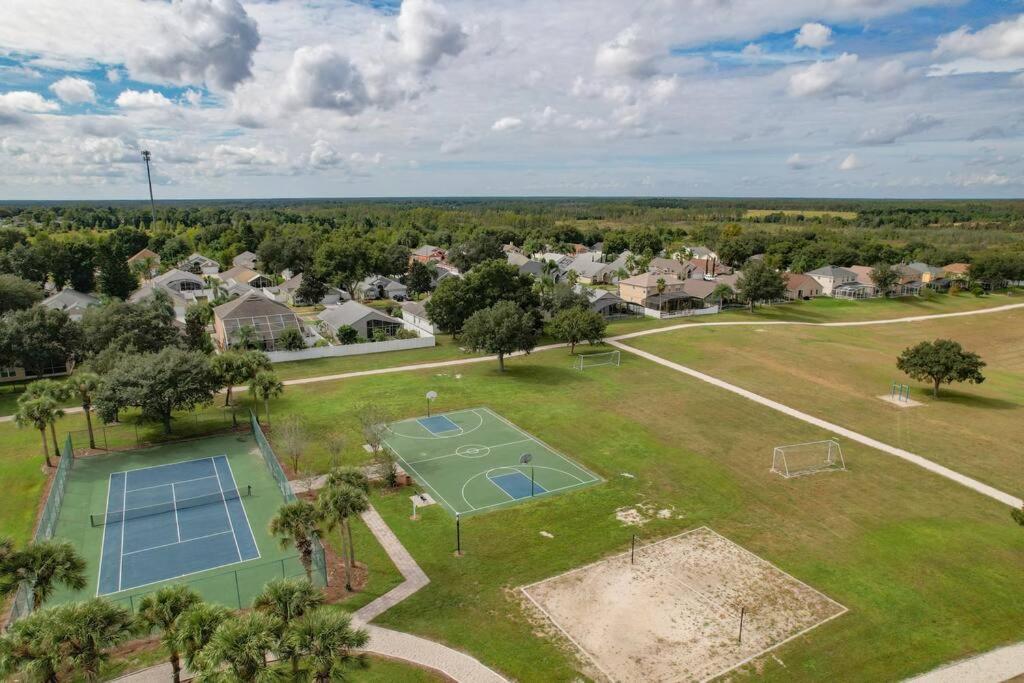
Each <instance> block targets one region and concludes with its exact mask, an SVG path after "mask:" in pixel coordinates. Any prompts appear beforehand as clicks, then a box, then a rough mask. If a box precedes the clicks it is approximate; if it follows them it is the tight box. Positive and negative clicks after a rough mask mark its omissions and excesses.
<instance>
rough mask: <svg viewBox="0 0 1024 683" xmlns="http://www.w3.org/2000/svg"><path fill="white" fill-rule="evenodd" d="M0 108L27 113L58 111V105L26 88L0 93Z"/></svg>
mask: <svg viewBox="0 0 1024 683" xmlns="http://www.w3.org/2000/svg"><path fill="white" fill-rule="evenodd" d="M0 108H3V109H7V110H9V111H21V112H26V113H29V114H45V113H47V112H52V111H58V110H59V109H60V105H59V104H57V103H56V102H52V101H50V100H48V99H46V98H44V97H43V96H42V95H40V94H39V93H35V92H29V91H27V90H14V91H12V92H5V93H3V94H2V95H0Z"/></svg>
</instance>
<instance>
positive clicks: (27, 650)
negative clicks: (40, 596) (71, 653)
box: [0, 608, 64, 683]
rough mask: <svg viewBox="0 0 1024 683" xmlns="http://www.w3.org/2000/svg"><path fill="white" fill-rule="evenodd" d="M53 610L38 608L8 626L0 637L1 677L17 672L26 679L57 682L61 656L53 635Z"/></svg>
mask: <svg viewBox="0 0 1024 683" xmlns="http://www.w3.org/2000/svg"><path fill="white" fill-rule="evenodd" d="M58 609H59V608H58ZM55 611H56V609H44V610H39V611H38V612H35V613H33V614H30V615H28V616H27V617H24V618H22V619H19V620H18V621H16V622H14V623H13V624H12V625H11V627H10V628H9V629H7V632H6V633H5V634H4V636H3V638H0V677H2V678H5V679H8V678H10V677H12V676H13V675H14V674H16V673H17V674H21V675H22V676H23V677H24V678H25V679H26V680H36V681H45V682H46V683H56V682H57V673H58V672H59V671H60V669H61V668H62V667H63V665H64V658H63V654H62V653H61V651H60V648H59V647H58V644H59V640H58V638H56V635H57V631H58V626H59V622H58V621H57V620H56V619H55V618H54V612H55Z"/></svg>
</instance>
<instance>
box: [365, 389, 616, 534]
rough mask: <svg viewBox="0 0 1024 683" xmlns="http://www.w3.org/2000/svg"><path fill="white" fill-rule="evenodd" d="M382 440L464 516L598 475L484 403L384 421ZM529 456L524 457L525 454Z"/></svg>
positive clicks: (426, 485)
mask: <svg viewBox="0 0 1024 683" xmlns="http://www.w3.org/2000/svg"><path fill="white" fill-rule="evenodd" d="M383 441H384V445H385V446H387V447H388V448H390V449H391V450H392V451H393V452H394V453H395V455H396V456H397V458H398V462H399V464H400V465H401V466H402V468H403V469H404V470H405V471H406V472H407V473H408V474H409V475H410V476H412V477H413V478H414V479H415V480H416V481H417V482H418V483H419V484H421V485H422V486H423V487H424V488H426V489H427V490H428V491H429V492H430V493H431V494H432V495H433V497H434V498H436V500H437V502H438V503H440V504H441V505H443V506H444V507H445V508H447V509H448V511H450V512H452V513H453V514H459V515H467V514H471V513H476V512H484V511H487V510H493V509H495V508H500V507H504V506H508V505H514V504H516V503H519V502H522V501H524V500H529V499H531V498H540V497H547V496H551V495H557V494H559V493H565V492H566V491H572V490H574V489H579V488H583V487H585V486H590V485H591V484H596V483H597V482H599V481H601V478H600V477H598V476H597V475H595V474H593V473H592V472H590V471H588V470H586V469H584V468H583V467H581V466H580V465H577V464H576V463H575V462H573V461H572V460H570V459H569V458H567V457H565V456H564V455H562V454H561V453H559V452H558V451H556V450H554V449H553V448H551V447H550V446H548V445H547V444H545V443H544V442H543V441H541V440H540V439H538V438H536V437H534V436H532V435H531V434H529V433H527V432H525V431H523V430H522V429H520V428H519V427H517V426H515V425H514V424H512V423H511V422H509V421H508V420H506V419H505V418H503V417H502V416H500V415H498V414H497V413H495V412H494V411H492V410H491V409H490V408H467V409H465V410H457V411H454V412H450V413H441V414H438V415H433V416H431V417H419V418H411V419H408V420H402V421H400V422H393V423H391V424H389V425H387V429H386V430H385V435H384V439H383ZM525 454H529V456H530V457H529V458H525V460H527V461H528V462H525V463H524V462H523V460H524V457H523V456H524V455H525Z"/></svg>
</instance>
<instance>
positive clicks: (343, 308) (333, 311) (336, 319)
mask: <svg viewBox="0 0 1024 683" xmlns="http://www.w3.org/2000/svg"><path fill="white" fill-rule="evenodd" d="M317 317H318V318H320V320H323V321H324V322H326V323H327V324H328V325H330V326H331V327H333V328H335V329H337V328H339V327H341V326H342V325H348V326H349V327H352V326H354V325H355V324H356V323H358V322H359V321H360V320H364V319H366V318H371V319H373V320H383V321H386V322H394V323H399V324H401V322H402V321H401V320H396V319H395V318H392V317H391V316H390V315H385V314H384V313H381V312H380V311H378V310H377V309H375V308H371V307H369V306H364V305H363V304H361V303H359V302H358V301H346V302H345V303H343V304H341V305H340V306H330V307H328V308H325V309H324V310H322V311H320V314H319V315H317Z"/></svg>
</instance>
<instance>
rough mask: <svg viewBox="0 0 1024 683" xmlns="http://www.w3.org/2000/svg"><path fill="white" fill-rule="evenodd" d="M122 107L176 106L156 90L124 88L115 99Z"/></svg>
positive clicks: (157, 107)
mask: <svg viewBox="0 0 1024 683" xmlns="http://www.w3.org/2000/svg"><path fill="white" fill-rule="evenodd" d="M114 104H116V105H117V106H119V107H121V108H122V109H169V108H171V107H173V106H174V103H173V102H171V101H170V100H169V99H167V97H166V96H165V95H164V94H163V93H160V92H157V91H155V90H146V91H145V92H141V91H139V90H131V89H129V90H123V91H121V94H120V95H118V96H117V99H116V100H114Z"/></svg>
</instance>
